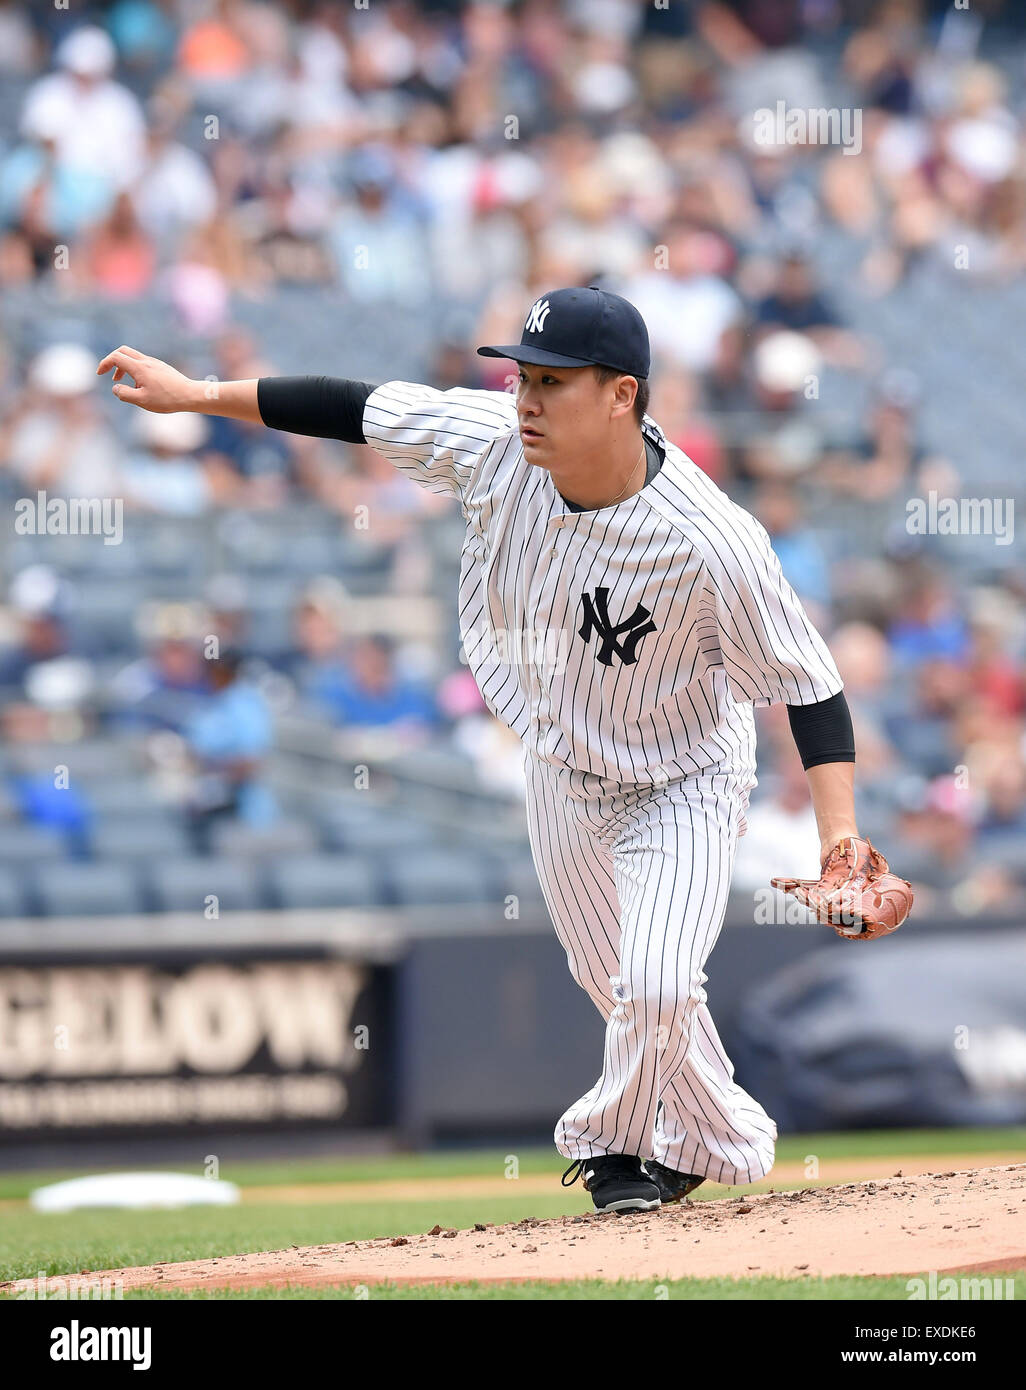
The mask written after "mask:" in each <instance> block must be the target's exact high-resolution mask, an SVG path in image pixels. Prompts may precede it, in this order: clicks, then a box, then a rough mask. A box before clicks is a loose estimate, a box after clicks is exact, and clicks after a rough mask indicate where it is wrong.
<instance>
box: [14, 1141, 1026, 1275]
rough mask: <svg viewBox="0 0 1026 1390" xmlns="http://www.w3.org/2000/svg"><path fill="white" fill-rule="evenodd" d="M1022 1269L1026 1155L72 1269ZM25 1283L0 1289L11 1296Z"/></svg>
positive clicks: (601, 1272) (442, 1272)
mask: <svg viewBox="0 0 1026 1390" xmlns="http://www.w3.org/2000/svg"><path fill="white" fill-rule="evenodd" d="M1024 1265H1026V1164H1024V1163H1019V1164H1013V1165H1008V1166H1001V1167H989V1168H977V1169H972V1170H966V1171H961V1172H951V1171H946V1172H943V1173H926V1174H917V1175H914V1176H907V1177H892V1178H885V1179H877V1180H868V1181H863V1182H858V1183H847V1184H843V1185H838V1186H832V1187H819V1188H804V1189H802V1190H800V1191H796V1192H766V1193H754V1194H751V1195H748V1196H741V1197H732V1198H726V1199H722V1200H712V1201H702V1202H688V1203H686V1204H684V1205H682V1206H681V1205H675V1206H668V1207H663V1208H662V1209H660V1210H659V1211H656V1212H644V1213H634V1214H631V1215H627V1216H622V1217H620V1216H614V1215H602V1216H600V1215H598V1214H597V1213H596V1214H589V1215H585V1216H562V1217H557V1218H554V1219H550V1220H544V1221H543V1220H537V1219H535V1218H531V1217H529V1218H526V1219H524V1220H522V1221H518V1222H516V1223H511V1224H509V1225H504V1226H491V1225H485V1224H483V1223H482V1224H478V1225H475V1226H473V1227H471V1228H469V1229H465V1230H459V1231H457V1230H444V1229H442V1228H441V1227H435V1228H434V1229H433V1230H432V1231H431V1232H429V1233H425V1234H419V1233H411V1234H409V1235H408V1236H402V1237H391V1238H389V1237H384V1238H382V1239H379V1240H360V1241H349V1242H346V1243H345V1244H342V1245H318V1246H306V1247H302V1248H294V1249H288V1250H274V1251H269V1252H266V1253H253V1254H245V1255H225V1256H222V1257H219V1258H214V1259H206V1260H190V1261H186V1262H183V1263H180V1264H157V1265H144V1266H138V1267H135V1268H127V1269H113V1270H102V1271H99V1270H90V1271H81V1273H82V1274H89V1275H90V1277H92V1278H100V1277H102V1278H105V1279H111V1280H119V1281H121V1282H122V1284H123V1287H124V1289H125V1290H126V1291H127V1290H129V1289H137V1288H144V1287H147V1286H156V1287H159V1288H161V1289H214V1288H245V1287H251V1286H258V1285H274V1286H284V1285H290V1284H291V1285H311V1284H374V1283H377V1282H381V1281H383V1280H389V1281H393V1282H396V1283H406V1282H418V1283H419V1282H425V1283H446V1282H451V1281H456V1280H459V1281H464V1280H500V1279H501V1280H511V1279H515V1280H519V1279H541V1280H552V1279H591V1278H598V1277H601V1278H605V1279H645V1278H649V1279H651V1278H657V1279H662V1278H666V1279H671V1278H685V1277H688V1276H699V1277H701V1276H724V1275H725V1276H733V1277H743V1276H745V1275H751V1274H767V1275H778V1276H782V1277H785V1278H795V1277H799V1276H801V1275H805V1274H808V1275H832V1274H879V1275H887V1274H920V1273H923V1272H926V1271H936V1272H937V1273H938V1274H945V1273H978V1274H980V1273H985V1272H986V1271H988V1270H990V1271H997V1270H1002V1269H1010V1268H1015V1267H1022V1266H1024ZM21 1287H22V1283H21V1282H19V1283H16V1284H7V1285H2V1286H0V1291H2V1292H5V1293H14V1292H17V1291H18V1290H19V1289H20V1288H21Z"/></svg>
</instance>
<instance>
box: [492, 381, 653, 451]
mask: <svg viewBox="0 0 1026 1390" xmlns="http://www.w3.org/2000/svg"><path fill="white" fill-rule="evenodd" d="M517 366H518V369H519V373H520V385H519V387H518V388H517V414H518V415H519V417H520V439H521V442H522V444H523V447H524V458H525V459H526V460H527V462H528V463H533V464H537V465H538V466H539V467H541V468H552V467H553V465H557V466H558V465H564V466H565V465H567V464H570V463H572V462H573V461H575V460H578V459H583V458H587V457H588V456H589V455H594V454H596V453H597V454H598V455H599V456H601V453H602V450H603V448H604V447H605V446H607V445H608V434H607V432H608V429H609V425H610V422H611V421H612V420H614V419H616V418H618V417H619V416H620V415H622V414H623V413H624V410H625V406H624V404H623V401H622V400H621V399H618V397H622V395H623V390H622V387H621V388H620V390H619V391H618V389H617V388H618V384H619V382H622V381H623V380H624V378H622V377H621V378H619V379H616V378H614V379H613V380H612V381H607V382H602V383H601V384H600V383H599V381H598V379H597V377H596V375H595V372H594V370H593V368H591V367H544V366H538V365H537V364H535V363H533V362H520V363H518V364H517ZM626 409H628V410H629V409H630V406H629V405H628V406H626Z"/></svg>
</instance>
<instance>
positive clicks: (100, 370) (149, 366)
mask: <svg viewBox="0 0 1026 1390" xmlns="http://www.w3.org/2000/svg"><path fill="white" fill-rule="evenodd" d="M111 367H113V368H114V379H113V385H112V386H111V390H112V391H113V392H114V395H115V396H117V398H118V400H119V401H127V402H128V403H129V404H131V405H137V406H139V407H140V409H142V410H151V411H153V412H154V414H157V415H171V414H173V413H174V412H175V411H178V410H189V409H190V408H192V407H193V406H194V405H195V395H196V383H195V382H194V381H191V380H190V379H189V377H187V376H185V375H183V373H182V372H180V371H178V370H177V369H176V368H175V367H172V366H170V365H169V364H168V363H167V362H162V361H161V360H160V358H159V357H147V356H146V354H145V353H144V352H139V351H137V349H135V348H132V347H126V346H124V345H122V346H121V347H119V348H115V350H114V351H113V352H109V353H108V354H107V356H106V357H105V358H104V359H103V361H102V362H101V363H100V365H99V366H98V367H97V368H96V375H97V376H103V375H105V373H107V372H109V371H110V369H111ZM126 377H128V378H130V379H131V381H132V383H134V384H133V385H129V384H128V382H127V381H126V380H125V378H126Z"/></svg>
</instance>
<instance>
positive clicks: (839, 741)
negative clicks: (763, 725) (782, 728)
mask: <svg viewBox="0 0 1026 1390" xmlns="http://www.w3.org/2000/svg"><path fill="white" fill-rule="evenodd" d="M787 717H788V720H789V721H790V724H791V733H792V734H793V735H794V741H795V744H796V746H797V748H798V753H799V755H800V757H801V760H802V767H804V768H805V769H806V770H807V769H808V768H810V767H817V766H818V765H819V764H820V763H853V762H854V761H855V731H854V729H853V728H852V726H851V710H849V708H848V701H847V700H846V699H845V698H844V691H843V690H839V691H838V692H837V694H836V695H831V696H830V699H829V700H820V701H819V703H818V704H815V705H788V707H787Z"/></svg>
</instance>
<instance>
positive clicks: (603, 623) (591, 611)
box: [577, 588, 656, 666]
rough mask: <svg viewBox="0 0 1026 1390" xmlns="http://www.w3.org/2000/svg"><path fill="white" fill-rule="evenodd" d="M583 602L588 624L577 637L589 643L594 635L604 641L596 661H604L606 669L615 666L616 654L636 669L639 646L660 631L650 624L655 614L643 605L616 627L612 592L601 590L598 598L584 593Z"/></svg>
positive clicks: (579, 631) (580, 630)
mask: <svg viewBox="0 0 1026 1390" xmlns="http://www.w3.org/2000/svg"><path fill="white" fill-rule="evenodd" d="M581 601H582V603H583V604H584V622H583V623H582V624H581V626H580V628H579V629H578V632H577V635H578V637H583V638H584V640H585V642H590V641H591V635H592V633H593V632H597V633H598V635H599V636H600V637H601V638H602V645H601V647H599V650H598V655H597V657H596V660H597V661H601V662H602V665H603V666H612V664H613V653H614V652H615V653H616V654H617V656H618V657H619V658H620V660H621V661H622V662H623V664H624V665H625V666H633V665H634V663H635V662H636V661H637V659H638V643H639V642H640V641H641V639H642V638H643V637H644V636H645V635H646V634H647V633H649V632H655V631H656V625H655V623H653V622H650V621H649V619H650V618H651V616H652V615H651V613H649V611H648V609H647V608H646V607H645V606H644V604H641V603H639V604H637V605H636V606H635V609H634V612H633V613H632V614H631V616H630V617H629V618H625V619H624V620H623V622H622V623H617V624H616V625H615V626H614V625H613V624H612V623H611V622H610V621H609V608H608V601H609V590H608V589H603V588H597V589H596V590H595V596H594V598H592V596H591V594H584V595H582V598H581ZM618 639H620V640H618Z"/></svg>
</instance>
